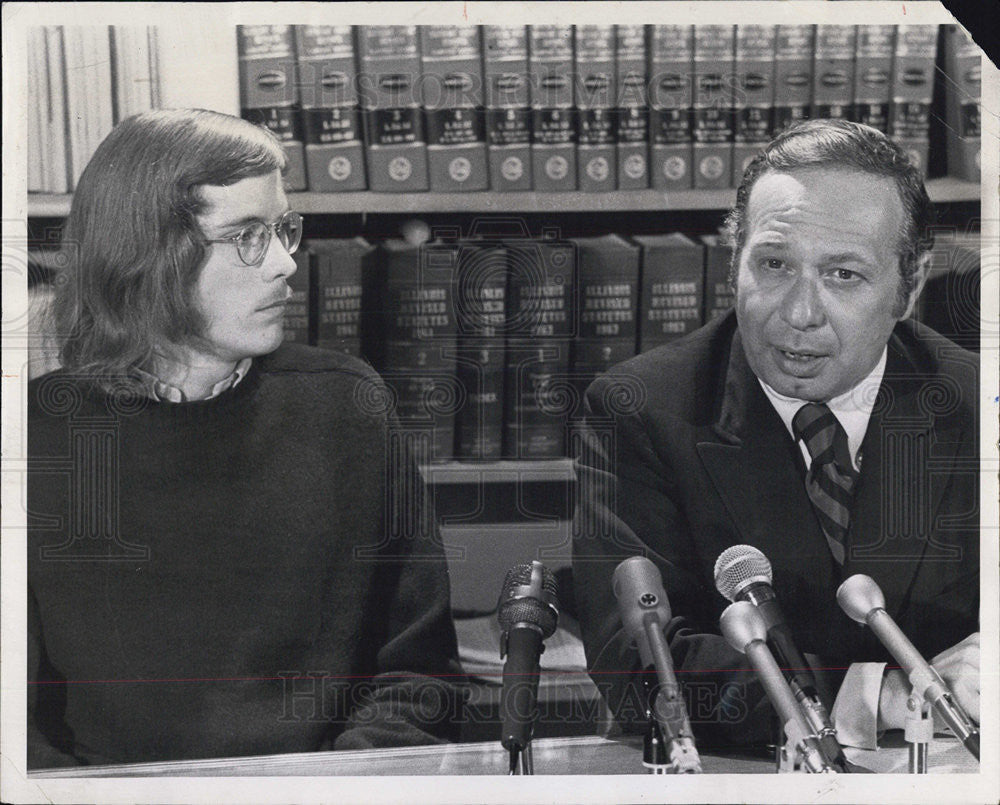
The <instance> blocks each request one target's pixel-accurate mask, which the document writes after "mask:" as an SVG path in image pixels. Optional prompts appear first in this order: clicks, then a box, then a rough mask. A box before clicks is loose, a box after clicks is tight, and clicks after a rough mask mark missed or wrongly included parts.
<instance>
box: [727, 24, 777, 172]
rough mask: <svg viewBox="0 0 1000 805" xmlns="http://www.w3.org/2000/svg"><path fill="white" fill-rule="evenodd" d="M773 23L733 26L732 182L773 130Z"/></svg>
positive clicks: (767, 139) (775, 30)
mask: <svg viewBox="0 0 1000 805" xmlns="http://www.w3.org/2000/svg"><path fill="white" fill-rule="evenodd" d="M776 33H777V28H776V27H775V26H774V25H737V26H736V85H735V92H734V106H735V109H736V113H735V117H736V121H735V125H736V131H735V136H734V140H735V142H734V144H733V183H734V184H736V185H739V183H740V179H741V177H742V176H743V172H744V171H745V170H746V168H747V165H749V164H750V161H751V160H752V159H753V158H754V157H755V156H756V155H757V154H758V153H760V151H761V149H762V148H763V147H764V146H765V145H767V144H768V142H770V140H771V136H772V134H773V130H774V119H773V114H774V43H775V35H776Z"/></svg>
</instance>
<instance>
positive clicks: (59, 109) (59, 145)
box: [41, 25, 69, 193]
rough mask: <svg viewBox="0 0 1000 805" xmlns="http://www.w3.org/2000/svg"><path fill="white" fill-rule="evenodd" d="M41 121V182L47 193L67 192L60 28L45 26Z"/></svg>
mask: <svg viewBox="0 0 1000 805" xmlns="http://www.w3.org/2000/svg"><path fill="white" fill-rule="evenodd" d="M45 60H46V71H45V82H46V84H45V93H46V96H47V98H48V104H47V106H46V108H45V110H44V111H45V124H44V126H43V130H42V142H41V150H42V152H43V153H44V155H45V156H44V160H45V184H46V187H45V189H46V191H47V192H49V193H68V192H69V172H68V168H69V166H68V164H67V156H68V152H67V150H66V149H67V148H68V142H67V134H66V128H67V118H66V64H65V57H64V53H63V36H62V29H61V28H59V26H56V25H47V26H45Z"/></svg>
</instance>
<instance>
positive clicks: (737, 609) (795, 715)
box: [719, 601, 834, 774]
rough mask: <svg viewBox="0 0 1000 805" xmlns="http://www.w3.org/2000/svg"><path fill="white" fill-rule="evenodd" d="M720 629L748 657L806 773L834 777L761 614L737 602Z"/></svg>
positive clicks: (752, 606)
mask: <svg viewBox="0 0 1000 805" xmlns="http://www.w3.org/2000/svg"><path fill="white" fill-rule="evenodd" d="M719 626H720V627H721V629H722V634H723V636H724V637H725V638H726V642H728V643H729V645H730V646H732V647H733V648H734V649H736V650H737V651H739V652H740V653H741V654H746V655H747V658H748V659H749V660H750V663H751V665H753V667H754V670H755V671H756V672H757V678H758V679H760V681H761V683H762V684H763V685H764V690H765V691H766V692H767V697H768V698H769V699H770V700H771V704H772V705H774V709H775V711H777V713H778V718H780V719H781V723H782V725H783V726H784V729H785V735H786V736H787V738H788V740H789V741H790V742H791V743H792V744H793V745H794V746H795V747H796V749H797V750H798V751H799V753H800V754H801V757H802V763H803V766H804V767H805V769H806V771H808V772H811V773H813V774H820V773H822V774H832V773H833V772H834V770H833V769H832V768H831V767H830V766H829V764H828V763H827V761H826V756H825V755H824V754H823V750H822V748H821V747H820V743H819V739H818V738H817V737H816V736H815V735H813V734H812V728H811V727H810V726H809V724H808V722H807V721H806V718H805V716H804V715H803V714H802V710H801V709H799V705H798V702H797V701H796V700H795V696H794V695H793V694H792V690H791V688H790V687H789V685H788V683H787V682H786V681H785V677H784V676H783V674H782V672H781V669H780V668H779V667H778V663H777V662H776V661H775V659H774V656H773V655H772V654H771V650H770V649H769V648H768V647H767V643H766V640H767V624H766V623H765V622H764V617H763V615H761V613H760V611H759V610H758V609H757V608H756V607H755V606H754V605H753V604H751V603H750V602H749V601H737V602H736V603H734V604H730V605H729V606H728V607H726V608H725V610H724V611H723V613H722V617H721V618H720V619H719Z"/></svg>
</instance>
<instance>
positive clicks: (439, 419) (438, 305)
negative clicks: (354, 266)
mask: <svg viewBox="0 0 1000 805" xmlns="http://www.w3.org/2000/svg"><path fill="white" fill-rule="evenodd" d="M457 248H458V247H457V245H455V244H442V243H426V244H423V245H419V246H418V245H414V244H411V243H407V242H405V241H401V240H396V239H390V240H386V241H384V242H383V243H382V244H381V248H380V259H379V265H378V266H377V270H376V271H374V272H372V273H373V275H374V276H372V278H371V281H370V283H366V285H367V286H368V287H367V288H366V289H365V290H366V294H368V295H369V298H368V299H367V300H366V301H365V302H364V308H365V315H366V316H367V317H368V319H369V321H368V322H366V328H365V329H366V341H367V340H368V339H372V338H374V339H375V341H376V342H377V345H378V349H377V350H376V349H368V352H369V354H375V355H377V363H376V366H377V368H378V369H379V374H380V375H381V376H382V379H383V380H384V381H385V384H386V386H387V387H388V389H389V399H390V402H393V403H394V405H393V411H394V413H395V416H396V419H397V420H398V422H399V425H400V427H401V428H402V429H403V430H405V431H409V432H410V433H411V438H413V439H415V440H419V441H421V442H422V443H423V444H425V445H426V446H427V449H425V450H422V451H421V452H422V454H424V455H429V456H430V458H431V460H435V461H444V460H448V459H450V458H451V457H452V453H453V447H454V436H455V414H456V412H457V411H458V407H459V403H460V401H461V390H460V389H459V387H458V381H457V380H456V378H455V344H456V337H457V329H456V319H455V310H454V303H453V292H454V279H455V275H454V265H455V255H454V252H455V250H456V249H457ZM369 288H371V289H372V290H369ZM379 324H380V325H381V328H380V329H379V327H378V325H379ZM366 348H367V343H366Z"/></svg>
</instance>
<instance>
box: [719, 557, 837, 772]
mask: <svg viewBox="0 0 1000 805" xmlns="http://www.w3.org/2000/svg"><path fill="white" fill-rule="evenodd" d="M771 580H772V574H771V563H770V562H769V561H768V560H767V557H766V556H764V554H763V553H761V552H760V551H759V550H757V549H756V548H754V547H753V546H752V545H733V546H731V547H729V548H726V550H724V551H723V552H722V553H720V554H719V558H718V559H717V560H716V561H715V588H716V589H717V590H718V591H719V592H720V593H721V594H722V597H723V598H725V599H726V600H728V601H734V602H735V601H749V602H750V603H751V604H753V605H754V606H756V607H757V610H758V611H759V613H760V615H761V618H762V619H763V622H764V627H765V630H766V632H767V644H768V646H770V648H771V651H772V652H773V655H774V657H775V659H776V660H777V662H778V664H779V666H780V667H781V669H782V670H783V672H784V674H785V679H786V680H788V684H789V685H790V686H791V689H792V692H793V693H794V694H795V698H796V700H797V701H798V703H799V704H800V705H801V707H802V709H803V710H804V711H805V714H806V717H807V718H808V719H809V723H810V724H811V725H812V728H813V730H814V731H815V733H816V734H817V735H818V736H819V739H820V741H821V742H822V745H823V751H824V752H825V753H826V756H827V758H828V759H829V760H830V762H831V763H833V764H834V765H835V766H836V767H837V770H838V771H842V772H847V771H849V770H850V767H849V766H848V762H847V758H846V757H845V756H844V750H843V749H842V748H841V746H840V743H839V742H838V741H837V731H836V729H835V728H834V726H833V720H832V719H831V718H830V713H829V710H828V709H827V706H826V703H825V702H824V701H823V700H822V698H820V695H819V691H818V690H817V688H816V678H815V677H814V676H813V673H812V670H811V669H810V668H809V665H808V663H806V660H805V657H803V656H802V653H801V652H800V651H799V650H798V647H797V646H796V645H795V639H794V638H793V637H792V630H791V629H790V628H789V627H788V624H787V623H786V622H785V616H784V613H783V612H782V611H781V606H780V604H778V596H777V594H776V593H775V592H774V587H772V586H771Z"/></svg>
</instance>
